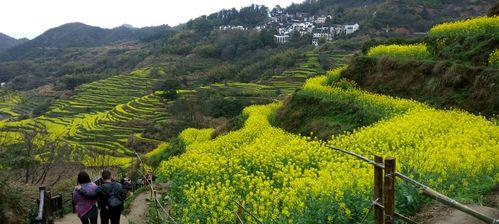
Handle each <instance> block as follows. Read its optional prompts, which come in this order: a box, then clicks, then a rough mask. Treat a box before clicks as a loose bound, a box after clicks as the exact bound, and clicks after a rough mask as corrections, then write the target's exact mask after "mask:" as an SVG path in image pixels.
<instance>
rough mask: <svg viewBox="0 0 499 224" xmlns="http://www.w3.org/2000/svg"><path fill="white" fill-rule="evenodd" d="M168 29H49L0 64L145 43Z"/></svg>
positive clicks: (75, 25) (3, 57)
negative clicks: (61, 51) (68, 51)
mask: <svg viewBox="0 0 499 224" xmlns="http://www.w3.org/2000/svg"><path fill="white" fill-rule="evenodd" d="M169 30H170V27H169V26H167V25H163V26H156V27H145V28H131V27H128V26H120V27H116V28H113V29H104V28H100V27H96V26H89V25H86V24H83V23H68V24H64V25H62V26H59V27H56V28H52V29H49V30H47V31H46V32H44V33H43V34H41V35H40V36H38V37H36V38H35V39H33V40H31V41H28V42H26V43H24V44H21V45H18V46H16V47H15V48H12V49H9V50H8V51H6V52H5V53H3V54H2V55H0V61H12V60H26V59H34V58H38V57H40V56H44V54H45V53H46V52H45V50H47V49H49V50H53V49H66V48H90V47H99V46H105V45H110V44H115V43H119V42H126V41H139V40H141V41H148V40H150V39H151V38H154V37H155V36H158V35H164V34H166V33H167V32H169Z"/></svg>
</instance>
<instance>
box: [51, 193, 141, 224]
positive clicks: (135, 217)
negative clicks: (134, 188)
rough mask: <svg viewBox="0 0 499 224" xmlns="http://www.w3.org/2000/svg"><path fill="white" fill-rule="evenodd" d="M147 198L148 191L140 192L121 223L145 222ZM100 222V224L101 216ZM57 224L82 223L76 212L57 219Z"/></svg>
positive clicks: (136, 223) (138, 223) (134, 223)
mask: <svg viewBox="0 0 499 224" xmlns="http://www.w3.org/2000/svg"><path fill="white" fill-rule="evenodd" d="M147 198H148V192H143V193H141V194H139V195H138V196H137V197H136V198H135V199H134V200H133V202H132V204H131V205H130V208H131V210H130V213H128V215H126V216H124V215H122V216H121V220H120V223H125V224H128V223H133V224H145V223H146V220H147V218H146V214H147V209H148V205H147V201H146V199H147ZM98 223H99V224H100V218H99V221H98ZM55 224H81V221H80V219H79V218H78V216H77V215H76V214H75V213H70V214H66V215H65V216H64V217H63V218H62V219H57V220H55Z"/></svg>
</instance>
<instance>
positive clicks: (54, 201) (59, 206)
mask: <svg viewBox="0 0 499 224" xmlns="http://www.w3.org/2000/svg"><path fill="white" fill-rule="evenodd" d="M37 201H38V209H37V213H36V217H35V219H34V223H38V224H52V223H54V219H55V218H56V217H62V215H63V201H62V195H61V194H58V195H56V196H54V197H52V195H51V193H50V191H47V189H46V188H45V187H44V186H41V187H40V188H39V197H38V200H37Z"/></svg>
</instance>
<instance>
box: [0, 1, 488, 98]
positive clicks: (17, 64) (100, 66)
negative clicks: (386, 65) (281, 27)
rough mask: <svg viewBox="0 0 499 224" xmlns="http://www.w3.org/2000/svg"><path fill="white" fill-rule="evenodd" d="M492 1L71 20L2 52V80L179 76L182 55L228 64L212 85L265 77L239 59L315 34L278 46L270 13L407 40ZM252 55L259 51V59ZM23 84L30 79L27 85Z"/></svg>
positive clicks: (334, 4) (36, 82)
mask: <svg viewBox="0 0 499 224" xmlns="http://www.w3.org/2000/svg"><path fill="white" fill-rule="evenodd" d="M493 2H494V1H493V0H476V1H475V0H473V1H472V0H457V1H447V0H441V1H439V0H415V1H409V0H360V1H346V0H307V1H305V2H303V3H301V4H293V5H291V6H289V7H287V8H281V7H279V6H276V7H274V8H272V9H270V8H268V7H266V6H260V5H251V6H248V7H244V8H241V9H239V10H238V9H235V8H232V9H224V10H221V11H219V12H215V13H212V14H210V15H206V16H201V17H198V18H195V19H192V20H190V21H189V22H187V23H185V24H181V25H179V26H177V27H174V28H171V27H169V26H167V25H164V26H157V27H146V28H133V27H130V26H127V25H124V26H120V27H116V28H113V29H104V28H100V27H95V26H89V25H86V24H82V23H69V24H65V25H62V26H59V27H56V28H53V29H50V30H48V31H46V32H45V33H43V34H41V35H40V36H38V37H36V38H35V39H33V40H31V41H28V42H25V43H23V44H20V45H18V46H15V47H12V48H10V49H8V50H5V51H4V52H3V53H1V52H0V81H14V82H15V83H17V84H19V85H16V88H18V89H30V88H34V87H39V86H42V85H44V84H46V83H54V82H57V81H58V80H59V77H62V76H64V75H68V74H78V75H80V76H84V75H86V74H96V73H99V74H102V73H105V74H111V73H113V72H120V71H130V70H131V69H134V68H138V67H143V66H148V65H151V64H158V63H160V62H161V63H162V62H164V61H165V58H168V60H173V61H175V62H171V61H170V62H168V63H170V65H168V66H167V67H168V68H167V71H168V72H173V73H175V74H176V75H181V76H182V75H185V74H189V73H190V72H191V71H188V70H189V67H188V66H185V65H184V64H182V62H179V59H178V57H183V56H193V58H195V57H200V58H203V59H209V60H221V61H224V62H226V63H227V62H230V63H229V65H224V66H223V67H222V68H224V69H225V70H226V71H224V72H204V73H203V74H202V75H206V74H210V75H212V76H215V77H218V78H214V80H220V78H219V77H225V76H230V78H231V79H239V77H252V78H250V79H255V78H256V79H258V78H259V77H260V76H262V73H261V72H262V70H260V69H256V68H255V66H253V68H252V69H251V70H242V68H240V66H239V65H238V63H235V61H238V60H240V61H246V62H244V64H247V65H249V64H252V63H253V62H254V61H252V60H253V59H254V58H256V57H257V56H259V55H262V54H261V53H262V52H265V51H269V49H277V48H303V47H308V45H310V42H311V40H310V38H311V37H310V36H309V35H305V36H303V37H295V38H292V40H291V42H290V43H289V44H288V45H286V46H278V45H277V44H276V42H275V40H274V37H273V35H274V34H275V33H276V27H274V26H268V24H267V21H268V20H269V17H270V16H274V17H275V16H278V15H280V16H283V15H287V14H288V15H291V14H292V15H297V14H299V15H308V16H321V15H331V18H328V19H327V21H326V24H325V25H326V26H332V25H334V24H354V23H359V24H360V30H359V32H357V33H356V34H355V35H354V36H353V37H354V38H355V39H356V40H360V41H363V40H367V39H368V38H373V37H388V38H390V37H404V36H412V35H413V34H414V33H415V32H426V31H427V30H428V29H429V28H430V27H431V26H432V25H434V24H437V23H440V22H442V21H448V20H456V19H462V18H467V17H471V16H475V15H479V14H484V13H486V12H487V11H488V10H489V9H490V8H492V3H493ZM262 25H267V26H262ZM220 26H242V27H244V28H245V29H246V30H227V31H222V30H219V27H220ZM257 26H260V27H265V28H264V29H261V32H258V31H256V30H255V29H254V28H255V27H257ZM255 52H259V54H254V53H255ZM267 53H268V52H267ZM95 55H97V56H95ZM219 62H220V61H219ZM186 70H187V71H186ZM233 71H238V72H233ZM221 73H224V75H221ZM240 73H244V74H240ZM228 74H231V75H228ZM92 77H95V76H92ZM99 77H100V76H99ZM14 79H15V80H14ZM23 80H24V81H23ZM26 80H30V81H29V82H25V81H26ZM244 80H248V78H244ZM21 83H31V84H30V85H26V84H23V85H21Z"/></svg>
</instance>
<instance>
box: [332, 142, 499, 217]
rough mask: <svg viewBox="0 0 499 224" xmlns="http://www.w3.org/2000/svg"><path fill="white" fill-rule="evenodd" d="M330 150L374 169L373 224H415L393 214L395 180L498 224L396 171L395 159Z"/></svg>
mask: <svg viewBox="0 0 499 224" xmlns="http://www.w3.org/2000/svg"><path fill="white" fill-rule="evenodd" d="M328 147H329V148H330V149H333V150H336V151H339V152H342V153H345V154H349V155H351V156H354V157H356V158H358V159H360V160H362V161H364V162H367V163H369V164H371V165H373V167H374V206H375V209H374V223H375V224H383V223H385V224H394V223H395V220H396V219H400V220H403V221H405V222H406V223H416V222H414V221H412V220H411V219H409V218H407V217H405V216H403V215H401V214H399V213H397V212H395V186H396V185H395V183H396V178H400V179H401V180H403V181H405V182H406V183H409V184H411V185H413V186H415V187H416V188H417V189H419V190H420V191H421V193H422V194H424V195H425V196H428V197H430V198H432V199H434V200H436V201H439V202H441V203H443V204H444V205H447V206H449V207H452V208H455V209H457V210H459V211H462V212H464V213H466V214H468V215H471V216H473V217H475V218H477V219H479V220H481V221H483V222H484V223H488V224H499V219H495V218H493V217H489V216H487V215H485V214H483V213H480V212H478V211H476V210H474V209H472V208H470V207H468V206H466V205H464V204H461V203H459V202H457V201H456V200H454V199H452V198H449V197H447V196H445V195H443V194H441V193H438V192H437V191H436V190H433V189H431V188H430V187H428V186H426V185H424V184H421V183H419V182H417V181H416V180H413V179H411V178H409V177H407V176H405V175H404V174H402V173H399V172H397V171H396V169H395V167H396V159H395V158H392V157H388V158H385V159H384V161H383V157H381V156H374V160H370V159H368V158H366V157H364V156H362V155H359V154H356V153H354V152H351V151H347V150H343V149H339V148H336V147H332V146H328Z"/></svg>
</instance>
